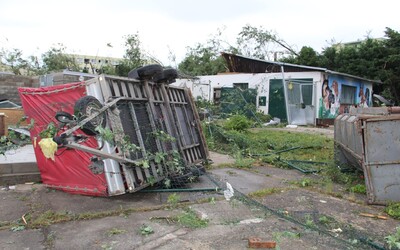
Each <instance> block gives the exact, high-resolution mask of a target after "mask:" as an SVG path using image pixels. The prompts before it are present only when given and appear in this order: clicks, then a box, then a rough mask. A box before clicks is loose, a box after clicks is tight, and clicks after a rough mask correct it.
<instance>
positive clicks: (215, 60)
mask: <svg viewBox="0 0 400 250" xmlns="http://www.w3.org/2000/svg"><path fill="white" fill-rule="evenodd" d="M224 31H225V29H224V28H222V29H218V30H217V32H216V34H213V35H212V36H211V37H210V38H209V39H208V40H206V41H205V42H203V43H197V44H195V45H193V46H191V47H188V48H187V51H186V55H185V57H184V59H183V60H182V61H181V62H179V63H177V65H178V70H179V71H180V72H181V73H182V74H185V75H191V76H199V75H214V74H217V73H220V72H225V71H227V66H226V63H225V61H224V60H223V58H222V57H221V56H220V53H221V52H228V53H233V54H237V55H243V56H248V57H252V58H257V59H262V60H269V61H274V60H275V61H282V62H287V63H293V64H300V65H307V66H313V67H322V68H327V69H329V70H333V71H337V72H341V73H347V74H351V75H355V76H359V77H363V78H367V79H371V80H377V81H380V82H382V83H381V84H379V85H376V86H374V92H375V93H379V94H381V95H383V96H384V97H386V98H388V99H391V100H392V101H394V103H396V104H399V103H400V33H399V32H398V31H395V30H393V29H391V28H386V30H385V37H384V38H382V39H373V38H371V37H369V36H368V35H367V36H366V38H365V39H362V40H360V41H359V42H357V43H354V44H353V45H347V46H343V45H342V44H340V43H339V44H337V43H335V42H334V41H332V42H331V44H330V45H329V46H327V47H325V48H323V50H322V52H321V53H318V52H317V51H316V50H314V49H313V48H311V47H308V46H304V47H302V48H301V49H300V50H299V51H297V50H296V49H295V48H293V46H291V45H290V44H289V43H287V42H286V41H284V40H283V39H281V38H280V37H279V36H278V34H277V33H276V32H273V31H269V30H267V29H265V28H264V27H253V26H251V25H246V26H244V27H242V29H241V31H240V32H239V33H238V35H237V37H236V40H235V41H234V43H230V41H227V40H226V39H224V38H223V37H224ZM123 39H124V46H125V53H124V55H123V59H122V60H121V61H120V63H119V65H116V66H113V65H111V64H104V65H102V66H101V67H100V68H97V69H96V73H105V74H111V75H119V76H127V74H128V72H129V71H130V70H131V69H133V68H136V67H140V66H143V65H146V64H151V63H160V62H159V61H158V60H157V58H155V57H153V56H151V55H149V54H147V53H146V52H145V51H144V50H143V49H142V44H141V41H140V37H139V34H138V33H136V34H132V35H127V36H125V37H124V38H123ZM171 54H172V53H171ZM171 58H175V56H173V55H172V56H171ZM5 69H6V70H10V71H12V72H13V73H14V74H25V75H42V74H46V73H49V72H54V71H59V70H63V69H70V70H72V71H81V69H80V68H79V65H78V63H77V61H76V58H74V57H73V56H71V55H69V54H67V53H66V47H65V46H63V45H62V44H57V45H56V46H53V47H52V48H50V49H49V50H48V51H46V52H44V53H43V54H42V55H41V57H40V58H37V57H35V56H28V57H27V58H24V57H23V53H22V51H21V50H19V49H12V50H6V49H4V48H2V49H1V51H0V70H3V71H4V70H5ZM88 70H89V69H86V71H88ZM91 73H92V72H91Z"/></svg>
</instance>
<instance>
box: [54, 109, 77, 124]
mask: <svg viewBox="0 0 400 250" xmlns="http://www.w3.org/2000/svg"><path fill="white" fill-rule="evenodd" d="M55 117H56V120H57V121H59V122H61V123H70V122H73V121H74V117H73V116H72V115H71V114H70V113H67V112H64V111H58V112H57V113H56V116H55Z"/></svg>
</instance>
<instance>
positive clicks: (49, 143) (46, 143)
mask: <svg viewBox="0 0 400 250" xmlns="http://www.w3.org/2000/svg"><path fill="white" fill-rule="evenodd" d="M39 146H40V149H41V150H42V152H43V154H44V156H45V157H46V158H47V159H49V158H51V159H52V160H53V161H54V154H55V153H56V151H57V143H55V142H54V141H53V138H44V139H42V140H41V141H40V142H39Z"/></svg>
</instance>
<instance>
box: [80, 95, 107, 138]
mask: <svg viewBox="0 0 400 250" xmlns="http://www.w3.org/2000/svg"><path fill="white" fill-rule="evenodd" d="M102 107H103V105H102V104H101V103H100V101H99V100H97V99H96V98H95V97H94V96H84V97H81V98H80V99H79V100H78V101H77V102H76V103H75V107H74V114H75V116H76V117H77V118H78V122H80V121H82V120H84V119H85V118H87V117H89V116H91V115H93V114H99V110H100V109H101V108H102ZM106 119H107V117H106V114H105V113H104V112H103V113H102V114H99V115H98V116H96V117H95V118H93V119H92V120H90V121H88V122H87V123H85V124H83V125H82V128H81V130H82V131H83V132H84V133H85V134H87V135H97V134H98V132H97V131H96V127H97V126H101V127H105V126H106Z"/></svg>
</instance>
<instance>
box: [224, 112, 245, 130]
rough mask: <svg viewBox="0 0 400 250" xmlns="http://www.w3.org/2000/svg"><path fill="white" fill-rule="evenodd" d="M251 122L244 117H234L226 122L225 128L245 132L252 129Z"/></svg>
mask: <svg viewBox="0 0 400 250" xmlns="http://www.w3.org/2000/svg"><path fill="white" fill-rule="evenodd" d="M250 125H251V122H250V121H249V120H248V119H247V117H246V116H244V115H234V116H232V117H231V118H230V119H229V120H227V121H226V123H225V125H224V127H225V129H228V130H236V131H243V130H246V129H248V128H250Z"/></svg>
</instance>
